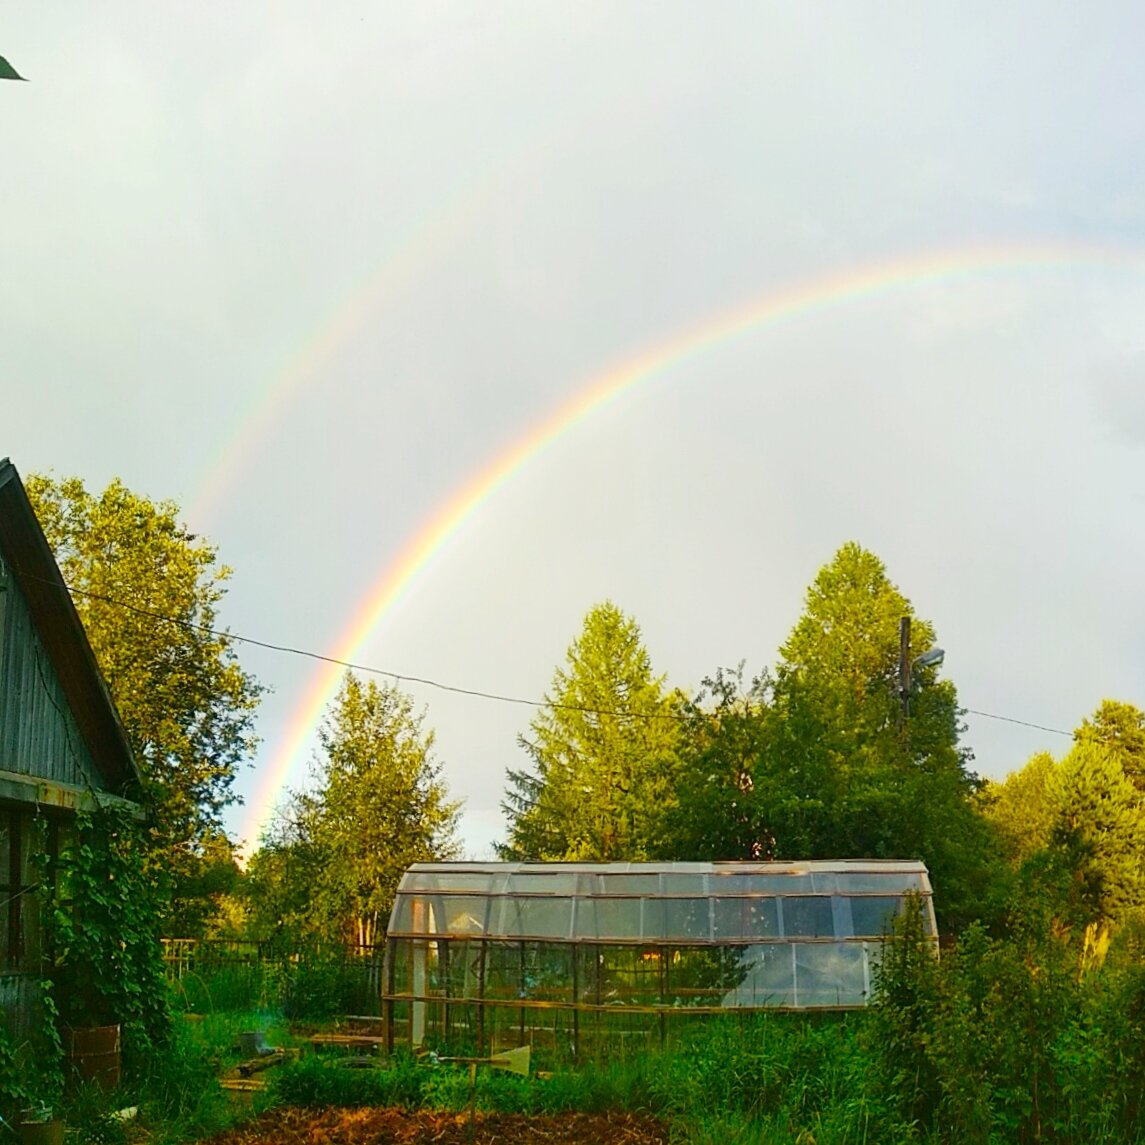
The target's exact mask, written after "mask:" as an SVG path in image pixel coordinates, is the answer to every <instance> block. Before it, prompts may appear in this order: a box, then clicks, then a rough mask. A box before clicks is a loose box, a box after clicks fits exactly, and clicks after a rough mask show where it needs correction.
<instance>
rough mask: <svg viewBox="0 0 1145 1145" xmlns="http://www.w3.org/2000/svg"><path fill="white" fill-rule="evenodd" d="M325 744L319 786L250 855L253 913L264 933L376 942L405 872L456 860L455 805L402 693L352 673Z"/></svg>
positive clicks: (317, 766) (292, 803) (325, 728)
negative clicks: (415, 866)
mask: <svg viewBox="0 0 1145 1145" xmlns="http://www.w3.org/2000/svg"><path fill="white" fill-rule="evenodd" d="M319 738H320V744H321V747H320V750H319V752H318V754H317V755H316V757H315V759H314V763H313V775H314V779H315V784H314V788H313V789H312V790H311V791H309V792H303V793H297V794H295V795H293V796H292V797H291V798H290V799H289V800H288V801H287V804H286V806H285V807H283V808H280V810H279V814H278V816H277V817H276V819H275V821H274V822H273V823H272V826H271V830H270V832H269V833H268V835H267V837H266V838H265V839H264V841H263V846H262V847H261V848H260V849H259V851H257V852H256V853H255V855H254V856H253V858H252V861H251V869H250V878H251V890H252V894H253V896H254V899H255V903H256V912H257V913H259V914H261V916H262V920H263V925H264V928H266V929H270V930H278V931H282V930H287V931H292V932H293V933H294V935H295V936H296V937H301V938H309V939H328V940H335V939H336V940H339V941H343V942H348V943H351V944H354V945H359V946H362V945H372V944H374V943H376V942H378V941H380V940H381V936H382V933H383V931H384V928H385V925H386V921H387V919H388V917H389V912H390V907H391V905H392V904H393V898H394V893H395V891H396V890H397V885H398V882H399V880H400V879H401V876H402V873H403V872H404V871H405V869H406V868H407V867H408V866H409V865H410V864H411V863H417V862H428V861H432V860H440V859H447V858H452V857H454V856H455V854H456V851H457V844H456V840H455V830H456V825H457V814H458V804H457V803H455V802H451V801H450V800H449V798H448V795H447V792H446V788H445V784H444V783H443V781H442V779H441V766H440V764H439V763H438V762H437V760H436V759H435V758H434V755H433V732H432V731H429V730H427V729H425V728H424V727H423V717H422V716H421V715H419V714H417V713H415V711H414V708H413V701H412V700H411V699H410V697H409V696H408V695H406V694H405V693H404V692H402V691H401V690H400V689H399V688H397V687H396V686H380V685H378V684H376V683H374V682H373V681H372V680H371V681H368V682H366V683H363V682H362V681H361V680H360V679H359V678H358V677H357V676H355V675H354V674H353V673H352V672H347V673H346V675H345V676H344V678H343V681H342V686H341V689H340V690H339V692H338V695H337V696H336V697H335V699H334V701H333V703H332V705H331V708H330V710H329V711H328V712H327V714H326V717H325V720H324V721H323V724H322V728H321V730H320V733H319ZM268 923H269V926H268Z"/></svg>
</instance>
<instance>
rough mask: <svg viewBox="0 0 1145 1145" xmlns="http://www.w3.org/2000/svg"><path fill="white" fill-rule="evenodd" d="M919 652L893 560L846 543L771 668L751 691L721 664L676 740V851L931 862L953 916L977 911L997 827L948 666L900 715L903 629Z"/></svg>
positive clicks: (924, 674) (921, 678)
mask: <svg viewBox="0 0 1145 1145" xmlns="http://www.w3.org/2000/svg"><path fill="white" fill-rule="evenodd" d="M904 616H906V617H912V625H911V640H910V649H909V656H910V658H911V659H912V660H914V659H915V658H917V657H918V656H919V655H921V653H923V652H924V651H926V650H927V649H928V648H930V647H931V646H932V645H933V643H934V640H935V635H934V629H933V627H932V626H931V625H930V624H929V623H928V622H927V621H925V620H921V619H919V618H917V617H914V616H913V608H912V607H911V604H910V602H909V601H908V600H907V599H906V597H905V596H904V595H903V594H902V593H901V592H900V591H899V590H898V588H897V587H896V586H895V585H894V584H893V583H892V582H891V581H890V579H889V577H888V576H887V573H886V569H885V567H884V566H883V564H882V562H881V561H880V560H879V559H878V558H877V557H876V556H875V555H874V554H872V553H870V552H868V551H867V550H865V549H863V548H862V547H861V546H859V545H857V544H854V543H848V544H845V545H843V546H842V548H840V549H839V551H838V552H837V553H836V554H835V556H834V558H833V559H832V560H831V561H830V562H829V563H828V564H827V565H825V566H824V567H823V568H822V569H821V570H820V572H819V573H818V575H817V576H816V578H815V580H814V581H813V582H812V584H811V586H810V588H809V589H808V591H807V598H806V607H805V610H804V613H803V615H802V617H800V619H799V620H798V621H797V623H796V624H795V626H794V628H793V629H792V632H791V635H790V636H789V637H788V639H787V641H786V642H785V643H784V644H783V646H782V647H781V649H780V660H779V664H778V666H777V668H776V671H775V673H774V676H770V675H768V674H766V673H764V674H761V675H759V676H758V677H757V678H756V679H755V680H754V681H752V683H751V685H750V687H748V688H746V689H745V688H744V687H743V682H742V674H741V673H737V674H732V673H727V672H723V673H717V674H716V676H715V677H714V678H713V679H712V680H709V681H707V689H706V691H707V694H708V695H709V696H710V697H711V700H712V701H713V702H712V703H710V704H707V705H706V704H705V703H704V702H703V697H700V698H698V699H697V701H696V702H695V703H693V704H692V705H691V706H690V708H689V712H690V715H691V719H690V720H689V722H688V724H687V729H686V734H685V735H684V737H683V739H682V741H681V743H680V745H679V749H678V750H679V756H680V760H681V762H680V777H679V787H678V792H679V805H678V809H677V810H676V811H675V812H673V813H671V815H670V817H669V822H670V830H669V831H668V832H667V833H666V838H665V845H664V853H665V855H666V856H667V857H670V858H676V859H691V858H695V859H700V858H706V859H715V860H719V859H746V858H752V857H760V858H766V857H774V858H778V859H799V858H846V857H854V858H859V857H865V858H891V857H901V858H921V859H923V860H924V861H925V862H926V863H927V865H928V866H929V867H930V869H931V871H932V873H933V874H934V877H935V884H936V886H940V887H942V890H943V895H942V899H941V903H942V905H943V906H944V908H945V912H946V920H947V922H948V923H949V922H953V921H956V920H958V919H960V918H962V917H965V915H966V913H967V912H969V911H971V910H972V906H971V904H972V903H973V902H974V901H975V900H976V898H977V897H978V896H979V895H980V893H981V890H982V887H983V884H984V881H985V880H986V878H987V876H988V870H989V861H990V860H989V849H990V830H989V828H988V827H987V826H986V825H985V824H984V822H983V821H982V819H981V818H980V817H979V816H978V815H977V814H976V813H975V810H974V808H973V807H972V806H971V802H970V797H971V795H972V793H973V792H974V790H975V788H976V786H977V782H978V781H977V777H976V776H974V775H973V774H972V773H971V772H970V771H969V769H968V766H967V764H968V762H969V753H968V752H967V751H965V750H964V749H963V748H962V747H961V746H960V744H959V734H960V730H961V729H960V725H959V721H958V703H957V694H956V692H955V689H954V685H953V684H952V683H950V682H949V681H946V680H940V679H939V678H938V670H937V668H936V667H935V666H929V667H926V666H920V667H917V668H916V670H915V671H914V673H913V687H912V694H911V696H910V698H909V699H910V709H909V717H908V718H907V719H906V720H905V721H902V722H901V723H900V720H899V711H900V698H899V694H898V685H899V674H898V666H899V625H900V621H901V619H902V617H904Z"/></svg>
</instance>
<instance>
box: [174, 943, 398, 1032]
mask: <svg viewBox="0 0 1145 1145" xmlns="http://www.w3.org/2000/svg"><path fill="white" fill-rule="evenodd" d="M161 942H162V948H163V961H164V964H165V966H166V969H167V980H168V982H170V983H171V984H172V986H173V988H175V989H176V990H177V991H178V993H179V994H180V995H181V997H182V999H183V1002H184V1004H185V1005H187V1006H188V1007H189V1008H194V1009H205V1010H242V1009H248V1008H258V1009H282V1010H284V1011H287V1012H291V1011H293V1012H294V1013H295V1014H296V1015H297V1016H322V1015H325V1014H326V1013H332V1012H333V1013H336V1012H342V1013H354V1012H362V1013H365V1012H368V1011H370V1010H378V1009H379V1008H380V1004H381V1002H380V1000H381V993H382V965H383V959H384V955H385V947H384V946H383V945H380V944H379V945H371V946H341V945H327V946H311V947H306V948H298V947H285V946H284V945H283V944H282V943H278V942H243V941H234V940H228V939H199V938H164V939H162V940H161Z"/></svg>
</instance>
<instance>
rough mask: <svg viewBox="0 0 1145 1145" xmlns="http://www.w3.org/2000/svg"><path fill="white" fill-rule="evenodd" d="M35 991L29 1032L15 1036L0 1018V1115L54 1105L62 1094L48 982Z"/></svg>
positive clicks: (59, 1054) (59, 1047)
mask: <svg viewBox="0 0 1145 1145" xmlns="http://www.w3.org/2000/svg"><path fill="white" fill-rule="evenodd" d="M39 993H40V996H39V1005H38V1007H37V1009H38V1011H39V1013H38V1021H37V1023H36V1026H35V1028H34V1030H33V1032H32V1033H31V1034H29V1035H27V1036H26V1037H24V1038H23V1039H17V1038H16V1037H15V1036H13V1035H12V1034H11V1033H10V1032H9V1031H8V1029H7V1028H6V1027H5V1025H4V1023H3V1021H0V1118H4V1119H7V1120H9V1121H10V1120H12V1118H13V1117H14V1116H15V1115H16V1114H17V1113H18V1112H21V1111H23V1110H25V1109H37V1110H39V1109H47V1110H52V1109H55V1108H56V1107H57V1106H58V1103H59V1101H60V1098H61V1095H62V1094H63V1088H64V1074H63V1046H62V1045H61V1043H60V1036H59V1031H58V1030H57V1029H56V1026H55V1020H54V1019H55V1007H54V1006H53V1004H52V1001H51V996H50V995H49V993H48V983H46V982H42V983H40V992H39Z"/></svg>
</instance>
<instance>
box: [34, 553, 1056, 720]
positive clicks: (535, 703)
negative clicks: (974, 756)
mask: <svg viewBox="0 0 1145 1145" xmlns="http://www.w3.org/2000/svg"><path fill="white" fill-rule="evenodd" d="M24 575H25V576H29V575H31V579H33V580H38V581H40V583H42V584H49V585H53V586H55V587H58V585H57V583H56V582H55V581H50V580H47V579H46V578H44V577H37V576H34V575H32V574H27V573H25V574H24ZM64 588H65V589H66V590H67V591H68V592H71V593H73V594H75V595H76V596H82V597H85V598H87V599H88V600H98V601H100V602H101V603H103V604H110V605H114V606H115V607H117V608H123V609H126V610H127V611H128V612H134V613H137V614H139V615H140V616H146V617H149V618H151V619H152V620H158V621H161V622H163V623H164V624H174V625H175V626H176V627H179V628H185V629H187V630H189V631H192V632H202V633H204V634H205V635H208V636H215V637H217V638H219V639H221V640H233V641H234V642H235V643H236V644H249V645H251V646H252V647H254V648H263V649H266V650H267V651H269V652H281V653H283V654H284V655H288V656H302V657H304V658H305V659H307V660H317V661H318V662H319V663H322V664H333V665H335V666H336V667H340V668H346V669H348V670H349V671H352V672H364V673H368V674H369V675H373V676H386V677H388V678H389V679H391V680H394V681H395V682H397V683H402V684H422V685H424V686H425V687H427V688H436V689H437V690H438V691H442V692H451V693H453V694H454V695H458V696H473V697H474V698H476V699H479V700H492V701H494V702H496V703H500V704H517V705H519V706H521V707H526V708H537V709H540V708H550V709H559V710H561V711H572V712H582V713H584V714H585V715H595V716H621V717H628V718H631V719H666V720H678V721H681V722H684V721H687V720H690V719H691V717H690V716H688V715H686V714H684V713H681V712H618V711H615V710H611V709H607V708H593V707H589V706H587V705H583V704H565V703H555V702H553V701H551V700H528V699H525V698H524V697H523V696H508V695H505V694H503V693H501V692H486V691H483V690H481V689H480V688H463V687H460V686H459V685H457V684H445V683H442V682H441V681H440V680H434V679H431V678H430V677H428V676H411V675H408V674H407V673H404V672H393V671H390V670H389V669H388V668H378V667H376V666H374V665H372V664H359V663H356V662H354V661H353V660H342V659H339V658H338V657H337V656H327V655H325V654H324V653H322V652H312V651H310V649H308V648H295V647H293V646H292V645H289V644H275V643H273V642H272V641H269V640H258V639H256V638H255V637H253V636H242V635H240V634H238V633H236V632H230V631H226V630H223V629H219V628H212V627H210V625H207V624H196V623H195V622H194V621H190V620H180V619H179V618H178V617H176V616H168V615H166V614H165V613H162V612H156V611H154V610H153V609H150V608H142V607H141V606H139V605H137V604H129V603H128V602H127V601H126V600H119V599H118V598H117V597H112V596H105V595H103V594H102V593H98V592H89V591H88V590H86V589H82V588H76V587H75V586H73V585H68V584H65V585H64ZM960 711H962V712H963V713H964V714H966V715H970V716H981V717H982V718H983V719H987V720H998V721H1000V722H1002V723H1007V724H1017V725H1018V726H1019V727H1024V728H1036V729H1037V730H1038V731H1043V732H1050V733H1052V734H1053V735H1060V736H1068V737H1069V738H1070V739H1074V738H1076V737H1075V736H1074V733H1073V732H1068V731H1065V730H1063V729H1062V728H1052V727H1049V726H1047V725H1046V724H1036V723H1032V722H1030V721H1029V720H1019V719H1016V718H1015V717H1013V716H1000V715H998V714H996V713H995V712H984V711H980V710H979V709H977V708H961V709H960Z"/></svg>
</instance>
